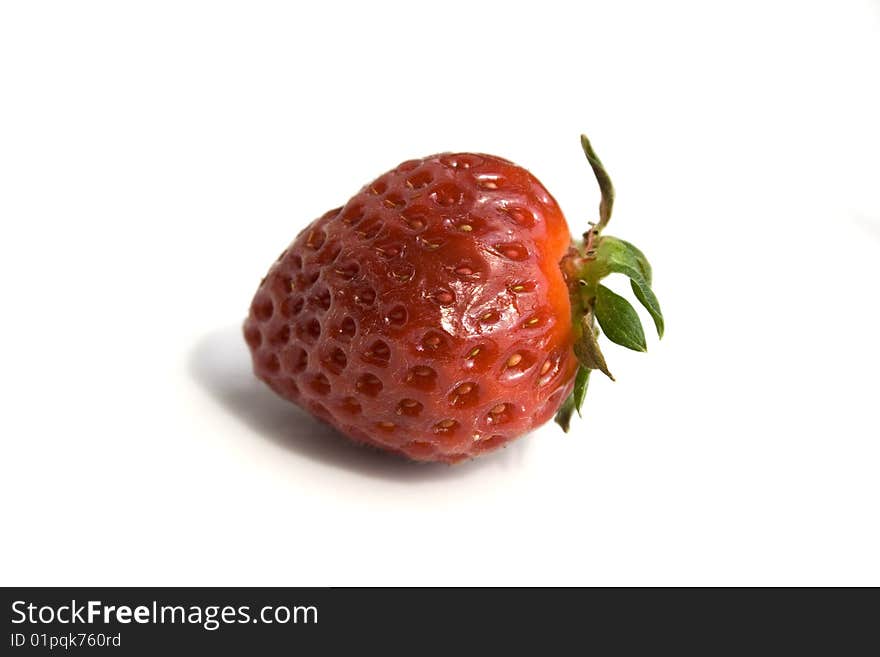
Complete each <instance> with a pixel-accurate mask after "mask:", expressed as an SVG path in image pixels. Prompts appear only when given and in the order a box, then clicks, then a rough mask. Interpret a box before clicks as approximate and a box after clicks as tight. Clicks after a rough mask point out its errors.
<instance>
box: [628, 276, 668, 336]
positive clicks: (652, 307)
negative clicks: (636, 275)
mask: <svg viewBox="0 0 880 657" xmlns="http://www.w3.org/2000/svg"><path fill="white" fill-rule="evenodd" d="M630 285H631V286H632V290H633V294H635V295H636V299H638V300H639V303H641V304H642V305H643V306H644V307H645V310H647V311H648V313H650V315H651V319H653V320H654V326H655V327H656V328H657V337H660V338H662V337H663V328H664V327H663V313H662V312H660V302H659V301H657V297H655V296H654V291H653V290H652V289H651V288H650V287H648V285H647V283H644V281H641V282H640V281H636V280H635V279H630Z"/></svg>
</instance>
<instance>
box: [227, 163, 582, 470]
mask: <svg viewBox="0 0 880 657" xmlns="http://www.w3.org/2000/svg"><path fill="white" fill-rule="evenodd" d="M571 250H572V242H571V237H570V234H569V229H568V226H567V224H566V221H565V218H564V217H563V214H562V212H561V210H560V209H559V206H558V205H557V203H556V201H555V200H554V199H553V197H552V196H551V195H550V193H549V192H548V191H547V190H546V189H545V188H544V186H543V185H542V184H541V183H540V182H539V181H538V180H537V179H536V178H535V177H534V176H532V175H531V174H530V173H529V172H528V171H526V170H525V169H523V168H521V167H519V166H516V165H515V164H513V163H511V162H509V161H507V160H504V159H502V158H499V157H495V156H491V155H485V154H474V153H442V154H438V155H432V156H429V157H426V158H423V159H420V160H408V161H406V162H403V163H402V164H400V165H398V166H397V167H395V168H394V169H392V170H391V171H389V172H387V173H385V174H383V175H382V176H380V177H379V178H377V179H376V180H374V181H372V182H371V183H369V184H367V185H365V186H364V187H363V188H362V189H361V190H360V191H359V192H358V193H357V194H355V196H354V197H352V198H351V199H350V200H349V201H348V203H346V204H345V205H344V206H342V207H339V208H335V209H333V210H331V211H329V212H327V213H325V214H324V215H323V216H321V217H320V218H318V219H316V220H315V221H313V222H312V223H311V224H309V225H308V226H307V227H306V228H305V229H304V230H303V231H302V232H301V233H300V234H299V235H298V236H297V237H296V239H295V240H294V241H293V243H292V244H291V245H290V246H289V247H288V248H287V249H286V250H285V251H284V252H283V253H282V254H281V256H280V257H279V258H278V260H277V261H276V262H275V263H274V264H273V265H272V267H271V268H270V270H269V272H268V274H267V275H266V277H265V278H264V279H263V281H262V282H261V284H260V286H259V289H258V290H257V293H256V295H255V296H254V299H253V302H252V304H251V310H250V314H249V316H248V318H247V320H246V322H245V325H244V335H245V339H246V341H247V343H248V345H249V347H250V349H251V352H252V356H253V363H254V371H255V373H256V375H257V376H258V377H259V378H260V379H262V380H263V381H264V382H265V383H266V384H268V385H269V387H271V388H272V390H274V391H275V392H276V393H277V394H279V395H280V396H282V397H284V398H285V399H288V400H290V401H292V402H295V403H297V404H299V405H300V406H302V407H303V408H305V409H306V410H308V411H309V412H310V413H312V414H313V415H315V416H316V417H318V418H320V419H322V420H324V421H326V422H328V423H330V424H331V425H333V426H334V427H336V428H337V429H338V430H339V431H340V432H342V433H343V434H345V435H346V436H348V437H349V438H350V439H352V440H354V441H356V442H358V443H363V444H365V445H370V446H373V447H376V448H379V449H382V450H386V451H390V452H396V453H399V454H402V455H404V456H406V457H409V458H410V459H413V460H419V461H444V462H448V463H454V462H457V461H461V460H463V459H466V458H469V457H473V456H476V455H479V454H482V453H484V452H487V451H491V450H494V449H497V448H499V447H501V446H503V445H505V444H506V443H508V442H509V441H511V440H513V439H515V438H517V437H519V436H521V435H523V434H524V433H526V432H528V431H530V430H532V429H534V428H535V427H537V426H540V425H541V424H544V423H545V422H546V421H547V420H549V419H550V418H551V417H553V416H554V414H556V413H557V411H558V410H559V408H560V406H562V405H563V403H564V402H566V400H567V399H570V397H571V395H572V391H573V388H574V387H575V383H576V376H575V374H576V373H577V372H579V370H580V369H581V368H580V367H579V362H578V356H577V355H576V348H575V347H576V345H575V341H576V339H578V338H579V334H580V333H581V329H580V328H579V324H580V320H579V317H580V314H581V313H582V309H581V299H580V297H578V296H573V295H572V282H571V280H569V279H571V277H572V272H571V271H570V270H571V267H568V270H569V271H566V268H565V267H561V266H560V263H561V262H562V261H563V260H564V259H565V258H569V260H570V254H571ZM582 265H583V263H580V261H578V266H582ZM575 287H576V286H575ZM578 294H580V292H579V291H578Z"/></svg>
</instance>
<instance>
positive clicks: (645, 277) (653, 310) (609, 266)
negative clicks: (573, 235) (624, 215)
mask: <svg viewBox="0 0 880 657" xmlns="http://www.w3.org/2000/svg"><path fill="white" fill-rule="evenodd" d="M611 273H617V274H623V275H624V276H627V277H628V278H629V279H630V282H631V284H632V289H633V293H635V295H636V298H637V299H638V300H639V302H640V303H641V304H642V305H643V306H644V307H645V309H646V310H647V311H648V313H650V315H651V319H653V320H654V326H655V327H656V328H657V335H658V336H660V337H661V338H662V337H663V330H664V323H663V313H662V312H661V310H660V302H659V301H658V300H657V297H656V296H655V295H654V292H653V290H651V265H650V264H648V260H647V258H645V254H644V253H642V252H641V251H639V249H637V248H636V247H635V246H633V245H632V244H630V243H629V242H625V241H624V240H621V239H617V238H616V237H610V236H604V237H602V239H601V240H600V241H599V244H598V245H597V247H596V267H595V273H594V274H593V275H594V276H598V277H599V278H602V277H603V276H607V275H608V274H611Z"/></svg>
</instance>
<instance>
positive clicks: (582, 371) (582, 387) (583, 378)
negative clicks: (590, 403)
mask: <svg viewBox="0 0 880 657" xmlns="http://www.w3.org/2000/svg"><path fill="white" fill-rule="evenodd" d="M589 383H590V370H588V369H587V368H586V367H579V368H578V371H577V375H575V378H574V391H572V393H571V394H572V395H573V396H574V408H575V410H576V411H577V412H578V417H583V415H581V406H583V405H584V398H585V397H586V396H587V386H588V385H589Z"/></svg>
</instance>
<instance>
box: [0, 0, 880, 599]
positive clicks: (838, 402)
mask: <svg viewBox="0 0 880 657" xmlns="http://www.w3.org/2000/svg"><path fill="white" fill-rule="evenodd" d="M878 64H880V5H878V4H877V3H876V2H866V1H862V2H859V1H851V2H825V3H818V2H789V3H783V2H755V3H752V2H738V3H727V4H726V5H724V6H722V5H721V4H719V3H693V4H685V3H679V2H673V3H647V2H646V3H626V2H625V3H611V2H600V3H589V4H588V3H582V2H572V1H571V0H568V1H565V2H550V1H544V2H540V3H534V2H528V3H516V2H511V1H508V2H498V3H495V2H474V1H471V2H454V1H446V2H443V3H417V2H412V1H410V2H401V3H387V2H385V3H382V2H364V3H352V4H350V5H344V4H339V3H333V2H314V3H305V2H304V3H278V4H274V3H264V2H240V3H228V2H205V3H195V2H149V3H147V2H144V3H118V2H104V3H98V2H81V3H66V2H62V3H54V4H53V3H43V2H8V3H3V5H2V8H0V226H2V229H0V230H2V239H0V285H2V308H3V319H2V326H3V329H2V341H0V386H2V397H0V400H2V401H0V407H2V410H0V434H2V458H0V505H2V519H0V520H2V530H0V531H2V536H3V538H2V541H0V582H2V584H6V585H12V584H28V585H39V584H42V585H50V584H93V585H99V584H101V585H132V584H177V585H196V584H209V585H224V584H230V585H232V584H239V585H243V584H251V585H328V584H336V585H340V584H354V585H360V584H480V585H483V584H562V585H569V584H622V585H630V584H650V585H653V584H697V585H703V584H734V585H739V584H765V585H783V584H819V585H823V584H873V585H880V559H878V558H877V555H878V554H880V528H878V515H880V513H878V511H880V509H878V506H880V478H878V466H880V442H878V439H880V430H878V388H880V385H878V372H880V347H878V338H877V336H878V328H880V310H878V296H880V295H878V292H877V289H878V283H880V193H878V182H880V163H878V153H880V127H878V126H880V121H878V117H880V91H878V89H880V85H878V77H877V75H878V74H877V70H878ZM581 131H586V132H588V133H589V134H590V135H591V137H592V139H593V142H594V144H595V146H596V148H597V149H598V152H599V153H600V155H601V156H602V158H603V160H604V161H605V163H606V165H607V166H608V168H609V170H610V172H611V174H612V177H613V178H614V180H615V183H616V186H617V191H618V203H617V205H616V207H615V216H614V219H613V220H612V222H611V225H610V227H609V233H610V234H617V235H620V236H622V237H625V238H627V239H630V240H632V241H633V242H636V243H637V244H638V245H639V246H641V247H642V248H643V249H644V250H645V251H646V252H647V253H648V255H649V257H650V258H651V260H652V262H653V265H654V269H655V290H656V292H657V294H658V296H659V298H660V300H661V303H662V304H663V307H664V312H665V315H666V319H667V335H666V337H665V338H664V340H663V341H662V342H659V343H658V342H657V341H656V340H652V341H651V342H650V345H649V353H648V354H647V355H641V354H634V353H631V352H627V351H626V350H623V349H618V348H610V347H609V348H608V349H607V350H606V355H607V356H608V359H609V361H610V364H611V367H612V369H613V370H614V372H615V374H616V376H617V379H618V382H617V383H615V384H612V383H610V382H608V381H606V380H603V379H601V378H600V377H594V381H593V385H592V387H591V390H590V394H589V397H588V400H587V407H586V411H585V419H584V420H583V421H580V422H577V423H576V425H575V427H574V430H573V433H572V434H571V435H569V436H563V435H562V434H561V433H560V432H558V431H557V430H556V428H555V427H553V426H547V427H545V428H543V429H542V430H539V431H537V432H536V433H534V434H533V435H531V436H530V437H528V438H526V439H524V440H522V441H520V442H519V443H518V444H515V445H514V446H512V447H509V448H508V449H506V450H504V451H503V452H501V453H499V454H496V455H493V456H490V457H486V458H484V459H481V460H477V461H473V462H470V463H466V464H463V465H459V466H456V467H447V466H438V467H433V466H423V467H419V466H414V465H410V464H408V463H405V462H402V461H398V460H395V459H390V458H387V457H382V456H379V455H376V454H374V453H371V452H367V451H364V450H358V449H355V448H351V447H349V446H348V445H347V444H345V443H343V442H341V441H338V440H334V439H332V437H331V436H330V435H329V432H328V430H326V429H323V428H321V427H319V426H318V425H317V424H315V423H314V422H313V421H312V420H310V419H307V418H306V417H305V416H304V415H303V414H301V413H300V412H299V411H297V410H296V409H295V408H294V407H292V406H289V405H287V404H286V403H284V402H282V401H280V400H278V399H276V398H275V397H274V396H273V395H272V393H270V392H269V391H268V390H267V389H264V388H263V387H261V386H260V385H258V384H257V382H256V381H255V380H254V379H253V378H252V377H251V375H250V373H249V362H248V355H247V352H246V349H245V346H244V344H243V341H242V339H241V338H240V334H239V326H240V323H241V321H242V319H243V317H244V315H245V313H246V311H247V308H248V305H249V302H250V299H251V296H252V294H253V292H254V290H255V289H256V285H257V283H258V282H259V280H260V277H261V276H262V275H263V274H264V272H265V270H266V269H267V268H268V266H269V265H270V264H271V262H272V261H273V259H274V258H275V257H276V256H277V254H278V253H279V252H280V251H281V250H282V249H283V248H284V247H285V246H286V244H287V243H288V242H289V241H290V240H291V239H292V238H293V237H294V235H295V234H296V233H297V232H298V231H299V229H300V228H301V227H302V226H304V225H305V224H306V223H307V222H308V221H310V220H311V219H313V218H314V217H316V216H318V215H319V214H321V213H322V212H323V211H325V210H326V209H328V208H330V207H334V206H337V205H340V204H342V203H343V202H345V200H346V199H347V198H348V197H349V196H350V195H351V194H353V193H354V192H355V191H356V190H357V189H358V188H359V187H360V185H362V184H363V183H364V182H366V181H368V180H370V179H372V178H373V177H374V176H376V175H378V174H379V173H381V172H383V171H385V170H386V169H388V168H390V167H392V166H394V165H396V164H397V163H398V162H400V161H402V160H404V159H407V158H410V157H414V156H421V155H426V154H429V153H433V152H437V151H442V150H473V151H484V152H491V153H495V154H498V155H501V156H505V157H508V158H511V159H513V160H515V161H517V162H518V163H520V164H522V165H524V166H526V167H528V168H529V169H531V170H532V172H533V173H535V175H537V176H538V177H539V178H540V179H541V180H542V181H543V182H544V184H545V185H546V186H547V187H548V188H549V189H550V190H551V192H552V193H553V194H554V195H555V196H556V198H557V200H558V201H559V202H560V204H561V206H562V207H563V209H564V211H565V212H566V214H567V217H568V219H569V223H570V224H571V226H572V228H573V230H574V231H576V232H580V231H581V230H582V229H583V227H584V225H585V222H586V220H587V219H592V218H595V214H596V206H597V203H598V191H597V189H596V185H595V183H594V181H593V179H592V175H591V174H590V172H589V169H588V168H587V165H586V163H585V161H584V159H583V155H582V153H581V152H580V150H579V144H578V134H579V133H580V132H581ZM648 325H650V324H648Z"/></svg>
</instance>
